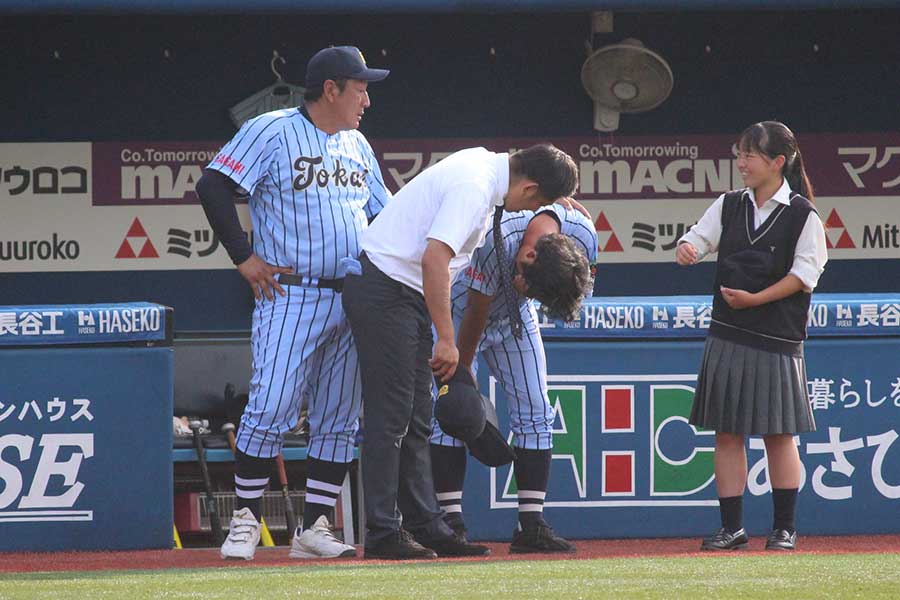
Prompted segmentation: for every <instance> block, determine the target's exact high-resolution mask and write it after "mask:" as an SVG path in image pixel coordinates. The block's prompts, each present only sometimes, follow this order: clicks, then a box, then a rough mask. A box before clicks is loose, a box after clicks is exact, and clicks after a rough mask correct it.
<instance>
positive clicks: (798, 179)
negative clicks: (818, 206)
mask: <svg viewBox="0 0 900 600" xmlns="http://www.w3.org/2000/svg"><path fill="white" fill-rule="evenodd" d="M781 172H782V173H783V174H784V178H785V179H787V182H788V185H789V186H791V189H792V190H794V191H795V192H797V193H799V194H800V195H801V196H803V197H804V198H806V199H807V200H809V201H810V202H812V203H813V204H815V195H814V193H813V187H812V183H811V182H810V180H809V176H808V175H807V174H806V169H805V168H804V166H803V155H802V154H800V148H797V154H795V155H794V157H793V160H791V161H790V163H788V162H785V163H784V167H782V169H781Z"/></svg>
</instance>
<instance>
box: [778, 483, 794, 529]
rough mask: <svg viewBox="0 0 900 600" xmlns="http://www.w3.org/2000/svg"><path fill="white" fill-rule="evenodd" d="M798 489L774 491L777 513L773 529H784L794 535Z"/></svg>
mask: <svg viewBox="0 0 900 600" xmlns="http://www.w3.org/2000/svg"><path fill="white" fill-rule="evenodd" d="M798 491H799V490H798V489H797V488H782V489H773V490H772V505H773V507H774V509H775V510H774V512H775V520H774V523H773V524H772V529H784V530H786V531H788V532H789V533H794V531H795V529H794V514H795V513H796V509H797V492H798Z"/></svg>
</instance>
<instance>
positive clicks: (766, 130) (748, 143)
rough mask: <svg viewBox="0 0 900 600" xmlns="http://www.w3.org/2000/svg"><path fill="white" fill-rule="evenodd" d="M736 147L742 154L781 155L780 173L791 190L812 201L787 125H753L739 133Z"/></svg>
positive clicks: (794, 138)
mask: <svg viewBox="0 0 900 600" xmlns="http://www.w3.org/2000/svg"><path fill="white" fill-rule="evenodd" d="M737 146H738V148H739V149H740V150H742V151H745V152H747V151H752V152H758V153H760V154H764V155H765V156H768V157H769V158H775V157H776V156H779V155H781V156H784V166H782V167H781V174H782V176H783V177H784V178H785V179H787V182H788V185H789V186H791V190H793V191H795V192H797V193H798V194H800V195H801V196H803V197H805V198H806V199H807V200H809V201H810V202H814V197H813V196H814V195H813V186H812V182H810V180H809V176H808V175H807V174H806V168H805V167H804V166H803V155H802V154H800V146H799V145H798V144H797V138H796V137H794V133H793V132H792V131H791V130H790V129H788V128H787V125H785V124H784V123H779V122H778V121H762V122H761V123H755V124H753V125H751V126H750V127H748V128H747V129H745V130H744V131H743V132H742V133H741V135H740V137H739V138H738V144H737Z"/></svg>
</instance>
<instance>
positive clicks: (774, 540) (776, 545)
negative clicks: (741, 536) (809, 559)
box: [766, 529, 797, 550]
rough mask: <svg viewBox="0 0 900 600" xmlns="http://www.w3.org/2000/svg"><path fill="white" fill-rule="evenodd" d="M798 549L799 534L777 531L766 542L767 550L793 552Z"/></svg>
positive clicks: (784, 530)
mask: <svg viewBox="0 0 900 600" xmlns="http://www.w3.org/2000/svg"><path fill="white" fill-rule="evenodd" d="M796 547H797V532H796V531H793V532H789V531H788V530H787V529H775V530H773V531H772V533H770V534H769V539H767V540H766V550H793V549H794V548H796Z"/></svg>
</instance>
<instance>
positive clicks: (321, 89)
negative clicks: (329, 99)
mask: <svg viewBox="0 0 900 600" xmlns="http://www.w3.org/2000/svg"><path fill="white" fill-rule="evenodd" d="M334 82H335V83H336V84H337V86H338V90H339V91H340V92H341V93H343V91H344V88H345V87H347V80H346V79H335V80H334ZM324 93H325V86H324V85H319V86H316V87H314V88H306V90H305V91H304V92H303V103H304V104H309V103H310V102H315V101H316V100H318V99H319V98H321V97H322V94H324Z"/></svg>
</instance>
